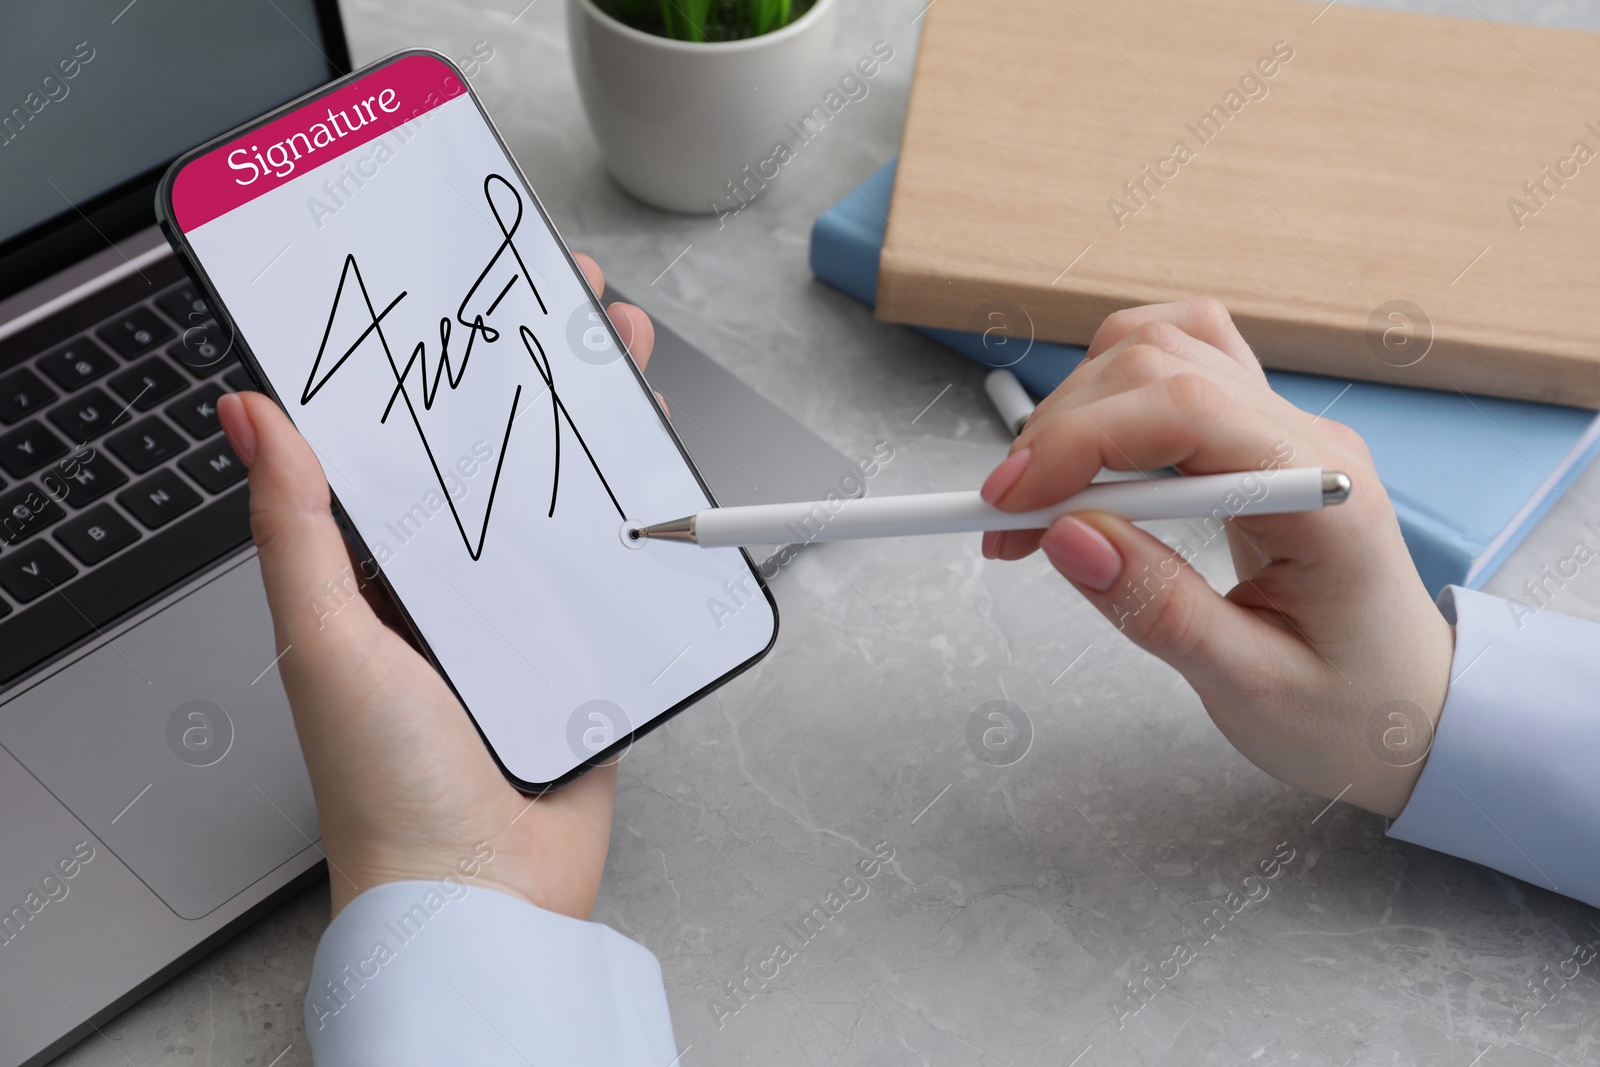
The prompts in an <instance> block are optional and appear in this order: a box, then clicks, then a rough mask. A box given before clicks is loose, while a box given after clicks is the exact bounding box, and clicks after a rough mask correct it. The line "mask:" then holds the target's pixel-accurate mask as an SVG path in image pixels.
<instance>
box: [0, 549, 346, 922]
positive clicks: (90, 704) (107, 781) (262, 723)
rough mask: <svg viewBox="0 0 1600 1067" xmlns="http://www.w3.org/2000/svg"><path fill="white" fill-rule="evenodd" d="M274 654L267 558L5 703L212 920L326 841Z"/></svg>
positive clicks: (1, 733) (100, 825)
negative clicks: (264, 574)
mask: <svg viewBox="0 0 1600 1067" xmlns="http://www.w3.org/2000/svg"><path fill="white" fill-rule="evenodd" d="M290 654H291V655H292V654H293V653H290ZM274 655H275V652H274V649H273V636H272V618H271V616H270V615H269V613H268V611H267V602H266V596H265V595H264V594H263V592H262V590H261V572H260V569H259V568H258V566H257V564H256V561H255V558H254V557H253V556H252V557H251V558H250V559H248V560H246V561H244V562H242V563H240V564H238V565H237V566H235V567H233V568H232V569H231V570H229V571H227V572H226V573H224V574H222V575H220V576H219V577H217V578H216V579H214V580H213V581H211V582H209V583H207V584H206V585H205V586H203V587H201V588H200V589H197V590H195V591H194V592H193V593H191V594H189V595H188V596H187V597H185V598H183V599H182V600H180V601H178V602H177V603H175V604H173V605H171V606H170V607H168V608H167V609H166V610H164V611H162V612H161V613H160V614H158V615H156V616H154V617H153V618H150V619H147V620H146V621H145V622H144V623H143V624H141V625H139V626H136V627H134V628H133V629H132V630H130V631H129V632H127V633H125V634H123V635H121V636H119V637H118V638H117V639H116V640H115V642H113V643H111V644H108V645H106V646H104V647H102V648H100V649H99V650H97V651H95V652H93V653H91V654H90V655H88V656H86V657H84V658H83V659H82V660H79V661H78V662H77V663H74V664H72V665H71V666H70V667H67V668H66V669H64V670H62V671H60V672H59V673H57V674H56V675H55V676H54V677H51V678H48V679H46V680H45V681H43V682H41V683H39V684H38V685H36V686H34V687H33V688H31V689H29V690H27V691H26V692H24V693H22V694H20V695H19V696H17V697H16V699H14V700H12V701H10V702H9V703H7V704H5V705H0V744H3V745H4V746H5V747H6V748H7V749H9V750H10V751H11V753H12V755H14V756H16V758H17V759H18V760H19V761H21V763H22V764H23V765H24V766H26V767H27V768H28V769H29V770H30V771H32V772H33V773H34V775H36V776H37V777H38V778H39V780H40V781H41V782H43V783H44V785H45V787H46V788H48V789H49V790H50V791H51V792H52V793H54V794H55V795H56V797H57V798H58V799H60V800H61V802H62V803H64V804H65V805H66V806H67V807H68V808H69V809H71V811H72V813H73V814H74V815H76V816H77V817H78V819H79V820H81V821H82V822H83V823H84V825H86V826H88V827H89V829H90V830H92V831H93V832H94V833H95V834H96V835H97V836H98V837H99V838H100V840H101V841H103V842H104V843H105V844H106V846H107V847H108V848H110V849H111V851H113V852H114V853H116V855H117V857H118V858H119V859H121V860H122V862H123V863H125V864H127V865H128V867H130V868H131V869H132V870H133V872H134V873H135V874H137V875H138V876H139V877H140V878H141V879H143V881H144V883H145V884H146V885H148V886H149V887H150V888H151V889H152V890H154V891H155V893H156V895H157V896H159V897H160V898H161V899H162V900H164V901H165V902H166V903H167V906H168V907H170V908H171V909H172V910H173V911H174V912H176V913H177V914H178V915H180V916H182V917H183V918H185V919H198V918H200V917H202V916H204V915H206V914H207V913H209V912H211V911H212V910H214V909H215V908H216V907H218V906H219V905H220V904H222V903H223V902H225V901H226V900H228V899H229V898H230V897H233V896H234V895H236V894H238V893H239V892H241V891H242V890H244V889H245V888H246V887H248V886H249V885H250V884H251V883H253V882H255V881H257V880H259V879H260V878H262V877H264V876H265V875H267V874H268V873H269V872H271V871H272V870H273V869H274V868H275V867H278V866H279V865H280V864H282V863H284V862H285V861H287V860H288V859H289V858H290V857H292V856H294V855H295V854H296V853H298V852H301V851H302V850H304V849H305V848H306V847H307V846H309V845H310V844H311V843H312V842H313V841H314V840H316V839H317V838H318V836H319V833H318V830H317V816H316V809H315V807H314V806H313V804H312V800H311V783H310V781H309V779H308V778H307V777H306V771H305V765H304V764H303V763H302V762H301V758H300V747H299V744H298V742H297V740H296V738H295V732H294V722H293V720H292V719H291V718H290V714H289V704H288V701H287V700H286V699H285V697H284V693H283V687H282V686H281V685H280V684H279V682H278V672H277V670H276V669H273V670H267V671H265V673H262V672H263V670H264V668H266V667H267V665H268V664H270V663H271V662H272V658H273V656H274ZM258 676H259V678H258Z"/></svg>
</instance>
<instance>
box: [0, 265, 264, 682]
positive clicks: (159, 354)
mask: <svg viewBox="0 0 1600 1067" xmlns="http://www.w3.org/2000/svg"><path fill="white" fill-rule="evenodd" d="M101 310H102V311H103V310H104V309H103V308H102V309H101ZM249 388H251V384H250V379H249V375H248V374H247V373H246V372H245V370H244V368H243V366H241V365H240V363H239V362H238V360H237V359H236V358H235V357H234V356H233V354H232V353H231V352H230V351H229V350H228V346H227V345H226V344H224V343H223V340H222V337H221V335H220V333H219V330H218V327H217V325H216V323H215V322H214V321H213V320H212V319H211V318H210V312H209V309H208V308H207V306H206V302H205V300H204V299H203V298H202V297H201V296H200V295H199V294H198V293H197V292H196V290H195V288H194V286H193V285H191V284H190V283H189V282H187V281H185V282H181V283H179V284H176V285H172V286H170V287H169V288H166V289H165V290H163V291H161V292H159V293H158V294H157V295H155V296H153V297H151V298H149V299H147V300H140V301H138V302H136V303H132V304H129V305H128V306H126V307H122V308H120V309H117V310H116V313H115V314H112V315H110V316H109V317H107V318H104V319H102V320H101V321H98V322H96V323H94V324H93V325H92V326H91V327H90V328H89V329H87V330H85V331H83V332H82V334H81V335H79V336H75V337H73V338H71V339H70V340H69V341H67V342H66V343H65V344H56V345H54V346H53V347H51V348H49V349H48V350H46V351H42V352H40V353H38V354H37V355H35V356H33V357H32V358H29V359H25V360H22V361H21V362H19V363H18V364H17V365H15V366H12V367H11V368H10V369H8V370H6V371H5V372H4V373H0V685H4V684H6V683H8V682H10V681H12V680H13V679H15V678H17V677H19V676H21V675H22V674H23V673H25V672H26V671H28V670H30V669H32V668H33V667H35V666H37V665H38V664H40V663H43V662H44V661H46V660H47V659H49V658H51V657H52V656H54V655H55V654H57V653H59V652H61V651H63V650H64V649H66V648H68V647H70V646H71V645H74V644H76V643H77V642H79V641H81V640H83V639H84V638H87V637H89V636H92V635H93V634H95V633H97V632H98V631H99V630H100V628H101V627H103V626H105V625H107V624H108V623H111V622H113V621H115V620H116V619H117V618H119V617H121V616H123V615H125V614H127V613H128V612H130V611H132V610H133V609H135V608H137V607H138V606H139V605H141V604H143V603H145V602H146V601H148V600H150V599H151V598H152V597H154V596H157V595H159V594H160V593H161V592H163V591H165V590H166V589H169V588H171V587H172V586H174V585H176V584H178V583H179V582H181V581H182V580H184V579H185V578H187V577H189V576H190V575H192V574H194V573H196V572H198V571H199V570H201V569H203V568H204V567H206V566H208V565H209V564H211V563H212V562H214V561H215V560H217V559H219V558H221V557H222V556H224V555H226V554H228V553H230V552H231V551H233V550H234V549H236V548H238V547H239V546H240V545H242V544H244V543H245V542H247V541H248V540H249V539H250V523H249V507H248V500H247V496H246V493H247V490H246V488H245V486H244V484H243V483H244V479H245V469H244V465H243V464H242V463H240V462H239V459H238V457H237V456H235V455H234V454H233V450H232V449H231V448H229V447H228V443H227V441H226V439H225V438H224V437H223V435H222V432H221V426H220V425H219V424H218V422H217V400H218V398H220V397H221V396H222V394H223V393H225V392H230V391H233V390H237V389H249Z"/></svg>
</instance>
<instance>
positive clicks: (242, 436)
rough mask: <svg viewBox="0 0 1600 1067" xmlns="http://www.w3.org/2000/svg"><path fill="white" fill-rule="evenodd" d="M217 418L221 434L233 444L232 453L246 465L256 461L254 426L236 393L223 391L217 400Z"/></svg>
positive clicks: (250, 465)
mask: <svg viewBox="0 0 1600 1067" xmlns="http://www.w3.org/2000/svg"><path fill="white" fill-rule="evenodd" d="M217 419H218V421H220V422H221V423H222V432H223V435H224V436H226V437H227V438H228V444H229V445H231V446H233V451H234V454H235V455H237V456H238V457H239V462H241V463H243V464H244V465H245V466H246V467H253V466H255V462H256V444H257V442H256V426H255V423H253V422H251V421H250V412H249V411H247V410H246V409H245V406H244V401H243V400H241V399H239V397H238V395H237V394H234V393H224V394H223V395H222V397H221V398H220V399H219V400H218V401H217Z"/></svg>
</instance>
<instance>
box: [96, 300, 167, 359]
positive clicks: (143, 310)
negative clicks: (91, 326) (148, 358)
mask: <svg viewBox="0 0 1600 1067" xmlns="http://www.w3.org/2000/svg"><path fill="white" fill-rule="evenodd" d="M95 334H96V336H98V337H99V338H100V340H102V341H104V342H105V343H106V344H108V345H110V346H111V347H112V349H113V350H114V351H115V352H116V353H117V355H119V356H121V357H122V358H123V359H132V358H133V357H134V356H137V355H141V354H143V353H144V352H148V351H149V350H150V349H151V348H153V347H154V346H156V345H158V344H160V343H161V342H162V341H165V340H166V339H167V338H169V337H171V336H173V329H172V327H171V326H168V325H167V324H166V323H164V322H162V321H161V320H160V319H158V318H156V314H155V312H153V311H151V310H150V309H149V308H147V307H138V306H137V305H136V306H134V307H131V308H129V309H128V310H127V311H124V312H123V313H122V314H121V315H119V316H117V318H116V319H115V320H113V321H111V322H109V323H107V324H106V325H104V326H102V327H100V328H99V329H98V330H96V331H95Z"/></svg>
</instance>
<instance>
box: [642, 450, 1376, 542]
mask: <svg viewBox="0 0 1600 1067" xmlns="http://www.w3.org/2000/svg"><path fill="white" fill-rule="evenodd" d="M1349 497H1350V478H1349V476H1348V475H1345V474H1341V473H1339V472H1338V471H1324V470H1323V469H1322V468H1320V467H1296V468H1290V469H1287V470H1272V471H1241V472H1237V473H1233V474H1200V475H1193V476H1188V477H1181V478H1163V479H1160V480H1158V481H1149V482H1145V481H1139V482H1110V483H1106V484H1103V485H1091V486H1089V487H1088V488H1087V489H1084V490H1083V491H1081V492H1078V493H1074V494H1073V495H1072V496H1069V497H1067V499H1065V500H1063V501H1061V502H1060V503H1059V504H1055V505H1053V506H1051V507H1048V508H1040V509H1039V510H1037V511H1019V512H1009V511H1001V510H1000V509H999V508H993V507H990V506H989V505H988V504H985V503H984V502H983V498H982V497H980V496H979V495H978V492H977V490H969V491H967V492H961V493H919V494H915V495H911V496H874V497H860V498H856V499H848V498H836V499H834V500H822V501H815V502H809V503H796V504H755V505H751V506H748V507H737V508H707V509H706V510H704V511H700V512H696V513H695V514H693V515H687V516H685V517H684V518H681V519H674V520H673V521H671V522H662V523H657V524H655V525H653V526H644V525H641V524H639V523H630V524H628V525H626V526H624V527H623V531H622V533H623V538H624V540H627V541H635V542H637V541H641V540H644V539H646V538H648V539H650V540H662V541H685V542H691V543H693V544H697V545H699V546H700V547H701V548H731V547H735V546H739V545H775V544H801V543H805V542H810V541H845V540H850V539H853V538H858V537H905V536H908V535H913V534H941V533H971V532H975V531H979V530H1042V529H1044V528H1046V527H1048V526H1049V525H1050V524H1051V523H1053V522H1055V521H1056V519H1058V518H1060V517H1061V516H1063V515H1070V514H1072V513H1073V512H1077V511H1105V512H1109V513H1110V514H1112V515H1120V516H1121V517H1122V518H1124V519H1128V520H1129V521H1131V522H1142V521H1144V520H1147V519H1186V518H1200V517H1203V516H1210V515H1217V516H1219V517H1222V518H1236V517H1239V516H1244V515H1282V514H1286V513H1288V512H1293V511H1318V510H1320V509H1322V508H1324V507H1327V506H1329V505H1331V504H1342V503H1344V502H1345V501H1346V500H1347V499H1349Z"/></svg>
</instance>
